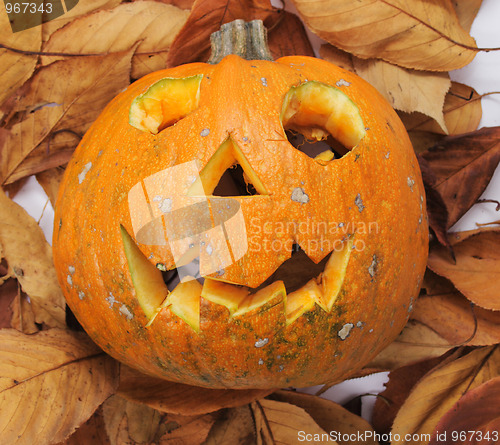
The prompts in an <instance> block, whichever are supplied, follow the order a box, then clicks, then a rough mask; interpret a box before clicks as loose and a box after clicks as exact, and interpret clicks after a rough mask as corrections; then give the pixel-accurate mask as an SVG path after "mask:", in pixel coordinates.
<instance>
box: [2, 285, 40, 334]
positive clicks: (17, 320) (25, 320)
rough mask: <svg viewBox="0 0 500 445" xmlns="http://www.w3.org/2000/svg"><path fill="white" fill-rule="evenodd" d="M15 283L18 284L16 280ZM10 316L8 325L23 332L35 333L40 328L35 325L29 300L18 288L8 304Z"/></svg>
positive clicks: (33, 313)
mask: <svg viewBox="0 0 500 445" xmlns="http://www.w3.org/2000/svg"><path fill="white" fill-rule="evenodd" d="M16 285H17V286H19V284H18V283H17V280H16ZM10 309H11V313H12V317H11V320H10V326H9V327H12V328H14V329H17V330H18V331H19V332H22V333H23V334H35V333H37V332H38V331H39V330H40V329H39V328H38V326H37V325H36V317H35V312H34V309H33V306H32V304H31V300H30V299H29V297H28V296H27V295H26V294H25V293H24V292H22V291H21V290H20V289H18V292H17V295H16V296H15V298H14V301H12V303H11V305H10Z"/></svg>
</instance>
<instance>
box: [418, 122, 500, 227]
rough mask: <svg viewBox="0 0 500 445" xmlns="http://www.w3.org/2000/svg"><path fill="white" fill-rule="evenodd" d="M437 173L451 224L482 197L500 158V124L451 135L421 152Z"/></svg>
mask: <svg viewBox="0 0 500 445" xmlns="http://www.w3.org/2000/svg"><path fill="white" fill-rule="evenodd" d="M421 156H422V157H423V158H424V159H425V160H426V161H427V162H428V163H429V166H430V168H431V169H432V171H433V172H434V174H435V175H436V178H437V180H436V190H438V192H439V193H440V194H441V196H442V197H443V199H444V201H445V203H446V206H447V208H448V213H449V218H448V227H451V226H452V225H453V224H454V223H455V222H457V221H458V219H459V218H460V217H461V216H462V215H463V214H464V213H465V212H467V211H468V210H469V209H470V207H471V206H472V205H473V204H474V203H475V202H476V201H477V199H478V198H479V197H480V196H481V194H482V193H483V191H484V189H485V188H486V186H487V185H488V183H489V182H490V179H491V177H492V176H493V173H494V171H495V169H496V167H497V165H498V162H499V161H500V127H486V128H482V129H480V130H477V131H474V132H472V133H467V134H465V135H461V136H450V137H447V138H445V139H443V140H442V141H441V142H439V143H438V144H437V145H435V146H433V147H431V148H429V149H428V150H426V151H424V152H423V153H421Z"/></svg>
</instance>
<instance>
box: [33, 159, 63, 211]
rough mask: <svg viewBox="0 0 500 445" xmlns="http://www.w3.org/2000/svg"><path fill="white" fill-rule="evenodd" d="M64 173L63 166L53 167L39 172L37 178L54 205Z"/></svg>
mask: <svg viewBox="0 0 500 445" xmlns="http://www.w3.org/2000/svg"><path fill="white" fill-rule="evenodd" d="M63 175H64V169H63V168H51V169H49V170H45V171H43V172H40V173H37V175H36V180H37V181H38V183H39V184H40V185H41V186H42V188H43V190H44V192H45V193H46V195H47V196H48V197H49V199H50V203H51V204H52V207H54V206H55V204H56V198H57V192H58V191H59V185H60V184H61V181H62V178H63Z"/></svg>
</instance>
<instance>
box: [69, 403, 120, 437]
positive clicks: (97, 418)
mask: <svg viewBox="0 0 500 445" xmlns="http://www.w3.org/2000/svg"><path fill="white" fill-rule="evenodd" d="M59 445H111V442H110V441H109V438H108V435H107V434H106V428H105V426H104V419H103V416H102V405H101V407H99V408H98V409H97V411H96V412H95V413H94V414H93V415H92V417H90V419H89V420H87V421H86V422H85V423H84V424H83V425H81V426H80V427H79V428H78V429H77V430H76V431H75V432H74V433H73V434H72V435H71V436H70V437H69V438H68V439H67V440H65V441H64V442H63V443H60V444H59Z"/></svg>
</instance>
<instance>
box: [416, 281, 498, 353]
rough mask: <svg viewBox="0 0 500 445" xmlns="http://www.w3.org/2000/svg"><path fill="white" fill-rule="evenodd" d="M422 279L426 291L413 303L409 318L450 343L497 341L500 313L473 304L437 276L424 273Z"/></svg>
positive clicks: (472, 343) (482, 343)
mask: <svg viewBox="0 0 500 445" xmlns="http://www.w3.org/2000/svg"><path fill="white" fill-rule="evenodd" d="M425 280H426V281H427V284H425V282H424V286H426V291H427V292H426V294H425V295H421V296H420V297H419V298H418V299H417V301H416V302H415V309H414V310H413V312H412V314H411V318H412V319H413V320H417V321H419V322H420V323H423V324H425V325H427V326H429V327H430V328H432V329H433V330H434V331H436V332H437V333H438V334H439V335H441V336H442V337H443V338H445V339H446V340H448V341H449V342H450V343H451V344H456V345H462V344H464V345H471V346H472V345H473V346H482V345H492V344H495V343H500V312H493V311H489V310H486V309H483V308H480V307H477V306H474V305H473V304H471V303H470V302H469V301H467V299H466V298H465V297H464V296H463V295H462V294H461V293H460V292H458V291H457V290H456V289H455V287H454V286H453V285H452V284H451V283H450V282H449V281H448V280H446V279H444V278H441V277H439V276H437V275H434V274H432V275H430V274H426V279H425ZM429 281H431V284H428V283H429Z"/></svg>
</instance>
